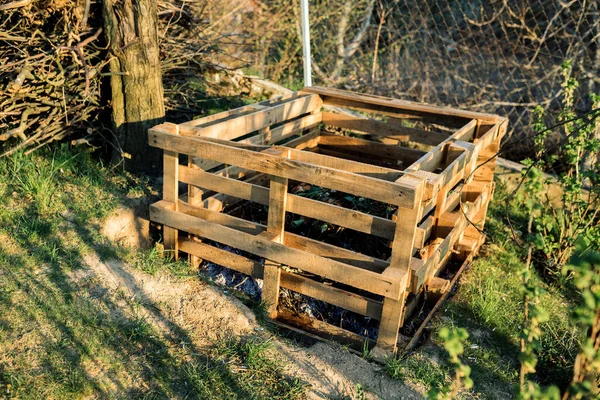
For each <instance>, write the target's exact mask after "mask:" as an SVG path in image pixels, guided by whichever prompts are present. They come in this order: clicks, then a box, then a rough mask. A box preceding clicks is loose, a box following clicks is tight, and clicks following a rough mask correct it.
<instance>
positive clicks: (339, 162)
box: [270, 137, 404, 181]
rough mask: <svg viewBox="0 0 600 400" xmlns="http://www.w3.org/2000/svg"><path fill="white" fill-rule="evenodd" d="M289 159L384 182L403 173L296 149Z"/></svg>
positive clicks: (278, 147) (280, 148)
mask: <svg viewBox="0 0 600 400" xmlns="http://www.w3.org/2000/svg"><path fill="white" fill-rule="evenodd" d="M321 139H322V138H321V137H319V143H321ZM271 149H272V150H273V151H275V150H279V151H282V152H284V151H286V150H287V149H285V148H282V147H281V146H273V147H272V148H271ZM271 149H270V150H271ZM290 159H292V160H296V161H301V162H304V163H307V164H312V165H317V166H321V167H325V168H331V169H335V170H339V171H344V172H350V173H354V174H360V175H364V176H370V177H373V178H377V179H382V180H386V181H395V180H397V179H398V178H400V177H401V176H403V175H404V173H403V172H400V171H398V170H395V169H392V168H385V167H380V166H377V165H370V164H366V163H362V162H356V161H350V160H344V159H340V158H337V157H331V156H326V155H323V154H318V153H314V152H308V151H301V150H297V149H291V154H290Z"/></svg>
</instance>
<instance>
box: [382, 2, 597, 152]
mask: <svg viewBox="0 0 600 400" xmlns="http://www.w3.org/2000/svg"><path fill="white" fill-rule="evenodd" d="M374 6H375V7H376V8H377V6H379V9H378V13H377V14H378V19H379V21H374V22H376V23H377V22H379V23H381V21H382V16H383V17H385V15H386V13H389V15H390V16H393V18H394V19H393V20H391V18H390V19H389V20H387V21H386V20H385V18H384V19H383V24H388V29H391V30H393V31H394V33H393V35H395V36H397V37H398V38H399V40H395V41H393V42H391V43H390V47H389V48H388V49H387V52H388V55H387V57H382V60H381V65H380V66H379V67H378V68H376V73H375V74H376V75H375V76H374V78H375V81H374V82H373V83H376V86H375V87H376V90H377V91H378V92H380V93H382V94H386V95H392V96H394V95H395V96H402V97H410V98H412V99H414V100H418V101H424V102H428V103H433V104H440V105H450V106H456V107H462V108H468V109H471V110H476V111H486V112H491V113H497V114H500V115H507V116H509V118H510V120H511V132H510V136H512V137H513V138H517V137H521V135H528V133H529V132H530V129H531V126H532V122H533V121H532V119H533V113H532V112H531V111H532V109H533V107H535V106H537V105H541V106H542V107H544V108H547V109H550V110H557V109H558V108H559V100H560V96H561V91H562V88H561V84H562V82H563V80H564V79H563V77H562V75H561V66H562V65H563V64H564V63H565V62H566V61H570V62H571V63H572V65H573V69H574V76H575V78H576V79H578V80H579V82H580V88H579V96H578V99H579V100H578V101H579V103H578V104H577V107H578V108H579V109H581V110H582V111H583V110H588V109H589V108H590V107H591V101H590V96H589V95H590V94H591V93H599V92H600V76H599V73H600V16H599V11H600V7H599V6H598V2H596V1H585V0H572V1H557V0H530V1H515V0H502V1H484V0H466V1H464V0H463V1H455V0H435V1H423V2H412V1H395V2H393V6H391V7H393V10H389V9H388V10H386V8H385V6H384V5H383V4H382V3H379V5H377V4H375V5H374ZM384 26H385V25H384ZM380 35H381V34H380ZM379 40H381V38H380V39H379ZM522 151H523V153H524V154H522V155H519V154H515V156H517V158H519V156H524V155H526V154H525V153H526V152H527V151H526V148H523V149H522ZM509 156H510V155H509Z"/></svg>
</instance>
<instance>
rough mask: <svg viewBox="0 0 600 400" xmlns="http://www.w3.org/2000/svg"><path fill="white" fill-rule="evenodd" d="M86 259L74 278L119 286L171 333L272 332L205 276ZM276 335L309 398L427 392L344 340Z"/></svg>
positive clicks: (199, 339)
mask: <svg viewBox="0 0 600 400" xmlns="http://www.w3.org/2000/svg"><path fill="white" fill-rule="evenodd" d="M85 261H86V264H87V267H88V268H85V269H82V270H78V271H77V272H76V273H75V274H74V276H73V278H75V280H78V281H82V280H89V279H93V280H95V281H96V282H97V283H98V284H99V286H101V287H104V288H105V289H106V292H105V293H104V294H103V295H104V296H111V295H112V294H114V293H115V292H119V291H120V292H121V293H122V294H124V295H125V296H128V297H131V298H135V299H136V300H137V301H138V302H139V303H140V304H141V305H142V307H143V309H144V312H145V313H146V317H147V319H148V321H150V322H151V323H152V325H154V326H155V328H157V329H159V330H160V331H161V332H162V333H163V334H165V335H167V336H171V335H175V334H176V333H175V332H174V331H173V327H174V326H176V327H177V328H178V329H183V330H184V331H185V332H186V334H187V335H188V336H189V338H190V339H191V340H192V342H193V343H192V344H193V345H195V346H197V347H202V346H206V345H209V344H210V343H211V341H212V340H215V339H218V338H222V337H223V336H224V335H235V336H237V337H243V336H244V335H249V334H267V333H265V331H264V330H263V329H262V328H261V327H260V325H259V324H258V323H257V321H256V318H255V315H254V313H253V312H252V311H251V310H250V309H248V308H247V307H246V306H245V305H243V304H242V303H241V302H240V301H239V300H237V299H235V298H233V297H231V296H228V295H226V294H225V293H223V292H222V291H221V290H219V289H218V288H215V287H212V286H210V285H208V284H206V283H203V282H202V281H200V280H196V279H188V280H176V279H174V278H169V277H165V276H151V275H148V274H145V273H143V272H141V271H137V270H135V269H132V268H130V267H128V266H127V265H125V264H124V263H123V262H122V261H120V260H116V259H113V260H108V261H101V260H100V259H99V258H98V257H97V256H96V255H95V254H93V255H88V256H87V257H86V260H85ZM273 340H274V344H275V345H274V351H275V352H276V353H277V355H276V356H277V357H281V358H282V359H283V360H284V365H286V370H285V371H284V372H285V373H286V374H289V375H290V376H293V377H296V378H298V379H300V380H301V381H303V382H304V383H306V384H307V385H308V390H307V397H308V398H309V399H354V398H361V397H360V396H361V394H360V389H359V387H362V388H363V389H364V397H362V398H367V399H417V398H422V395H421V394H419V393H418V392H416V391H415V390H414V389H413V388H410V387H408V386H407V385H405V384H404V383H402V382H400V381H395V380H392V379H390V378H389V377H388V376H387V374H386V373H385V371H383V369H382V368H383V367H382V366H380V365H378V364H375V363H371V362H368V361H366V360H364V359H362V358H360V357H358V356H356V355H354V354H352V353H350V352H349V351H348V350H346V349H344V348H342V347H341V346H337V345H331V344H326V343H317V344H315V345H313V346H311V347H301V346H296V345H294V344H291V343H290V342H289V341H286V340H282V339H280V338H277V337H275V338H274V339H273Z"/></svg>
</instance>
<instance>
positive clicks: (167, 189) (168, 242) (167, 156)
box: [163, 150, 179, 260]
mask: <svg viewBox="0 0 600 400" xmlns="http://www.w3.org/2000/svg"><path fill="white" fill-rule="evenodd" d="M163 159H164V161H163V163H164V164H163V165H164V180H163V200H166V201H170V202H173V203H174V204H175V211H177V209H178V207H179V204H178V203H179V154H178V153H175V152H173V151H168V150H165V152H164V156H163ZM177 239H178V232H177V229H174V228H171V227H168V226H164V227H163V240H164V244H165V251H172V254H173V258H174V259H175V260H177V258H178V257H179V254H178V253H179V248H178V247H179V246H178V242H177Z"/></svg>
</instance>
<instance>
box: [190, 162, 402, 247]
mask: <svg viewBox="0 0 600 400" xmlns="http://www.w3.org/2000/svg"><path fill="white" fill-rule="evenodd" d="M179 180H180V182H184V183H187V184H189V185H195V186H200V185H202V187H203V188H205V189H209V190H212V191H215V192H219V193H224V194H227V195H229V196H235V197H238V198H241V199H244V200H248V201H252V202H254V203H258V204H263V205H268V204H269V189H267V188H265V187H262V186H259V185H254V184H251V183H247V182H242V181H236V180H233V179H228V178H225V177H221V176H217V175H213V174H210V173H208V172H204V171H200V170H194V169H191V168H188V167H181V168H180V172H179ZM287 201H288V203H287V209H288V211H289V212H291V213H294V214H299V215H303V216H305V217H309V218H315V219H319V220H321V221H325V222H328V223H330V224H335V225H339V226H343V227H345V228H349V229H353V230H356V231H358V232H363V233H367V234H370V235H375V236H379V237H382V238H384V239H388V240H391V239H393V238H394V229H395V224H394V222H392V221H390V220H388V219H385V218H380V217H376V216H373V215H369V214H366V213H362V212H360V211H356V210H349V209H347V208H343V207H340V206H336V205H334V204H328V203H324V202H322V201H318V200H312V199H308V198H306V197H302V196H298V195H293V194H289V195H288V200H287Z"/></svg>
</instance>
